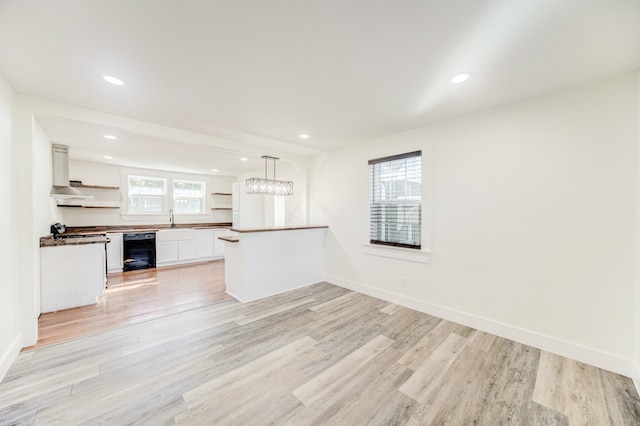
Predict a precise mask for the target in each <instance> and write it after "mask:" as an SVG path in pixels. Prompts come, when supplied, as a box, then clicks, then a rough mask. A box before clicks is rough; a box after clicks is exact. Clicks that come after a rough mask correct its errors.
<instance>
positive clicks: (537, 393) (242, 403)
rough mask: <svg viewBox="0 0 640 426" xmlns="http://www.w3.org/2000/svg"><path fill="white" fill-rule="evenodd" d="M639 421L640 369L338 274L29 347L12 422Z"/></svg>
mask: <svg viewBox="0 0 640 426" xmlns="http://www.w3.org/2000/svg"><path fill="white" fill-rule="evenodd" d="M174 423H177V424H186V425H202V424H215V425H263V424H265V425H266V424H279V425H309V424H334V425H430V424H433V425H445V424H448V425H471V424H474V425H476V424H477V425H491V426H493V425H505V424H517V425H567V424H571V425H587V424H592V425H609V424H611V425H638V424H640V399H639V398H638V395H637V393H636V391H635V389H634V387H633V384H632V382H631V380H630V379H628V378H625V377H622V376H619V375H616V374H613V373H610V372H607V371H603V370H600V369H597V368H594V367H590V366H587V365H584V364H581V363H579V362H575V361H571V360H568V359H566V358H563V357H559V356H556V355H552V354H549V353H546V352H541V351H539V350H537V349H534V348H531V347H529V346H525V345H521V344H519V343H515V342H513V341H509V340H506V339H503V338H499V337H496V336H493V335H490V334H486V333H482V332H480V331H477V330H473V329H470V328H467V327H464V326H460V325H456V324H454V323H451V322H448V321H445V320H441V319H438V318H435V317H432V316H429V315H426V314H423V313H419V312H416V311H412V310H410V309H407V308H403V307H399V306H396V305H393V304H389V303H387V302H384V301H381V300H378V299H374V298H371V297H368V296H365V295H361V294H358V293H354V292H351V291H348V290H345V289H342V288H339V287H335V286H332V285H330V284H316V285H314V286H310V287H306V288H303V289H299V290H296V291H292V292H288V293H285V294H282V295H278V296H274V297H270V298H267V299H263V300H261V301H257V302H252V303H247V304H241V303H239V302H237V301H235V300H228V301H224V302H221V303H218V304H215V305H211V306H207V307H204V308H199V309H194V310H190V311H187V312H183V313H179V314H175V315H172V316H168V317H164V318H159V319H155V320H151V321H147V322H144V323H139V324H135V325H131V326H127V327H123V328H120V329H118V330H113V331H109V332H105V333H100V334H97V335H93V336H89V337H84V338H81V339H77V340H74V341H69V342H66V343H62V344H58V345H52V346H48V347H44V348H40V349H37V350H33V351H29V352H23V353H21V354H20V355H19V356H18V359H17V360H16V362H15V363H14V365H13V366H12V367H11V369H10V370H9V372H8V374H7V376H6V377H5V379H4V381H3V383H1V384H0V424H2V425H6V424H36V425H41V424H44V425H49V424H64V425H76V424H91V425H95V424H108V425H123V424H144V425H160V424H174Z"/></svg>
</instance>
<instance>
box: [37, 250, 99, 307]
mask: <svg viewBox="0 0 640 426" xmlns="http://www.w3.org/2000/svg"><path fill="white" fill-rule="evenodd" d="M107 245H108V244H107ZM105 263H106V262H105V247H104V244H80V245H64V246H55V247H41V248H40V311H41V312H42V313H45V312H54V311H59V310H61V309H69V308H75V307H78V306H84V305H91V304H94V303H96V302H97V300H98V297H100V295H102V293H103V292H104V289H105V282H106V271H105Z"/></svg>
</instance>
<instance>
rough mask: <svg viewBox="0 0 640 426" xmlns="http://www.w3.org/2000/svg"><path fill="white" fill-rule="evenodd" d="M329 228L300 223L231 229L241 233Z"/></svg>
mask: <svg viewBox="0 0 640 426" xmlns="http://www.w3.org/2000/svg"><path fill="white" fill-rule="evenodd" d="M325 228H329V227H328V226H327V225H299V226H267V227H264V228H230V229H231V231H234V232H238V233H240V234H247V233H253V232H273V231H300V230H304V229H325Z"/></svg>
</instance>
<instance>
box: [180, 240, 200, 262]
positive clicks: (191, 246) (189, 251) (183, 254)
mask: <svg viewBox="0 0 640 426" xmlns="http://www.w3.org/2000/svg"><path fill="white" fill-rule="evenodd" d="M196 253H197V250H196V240H195V238H194V239H192V240H184V241H178V260H180V261H184V260H192V259H196V258H197V256H196Z"/></svg>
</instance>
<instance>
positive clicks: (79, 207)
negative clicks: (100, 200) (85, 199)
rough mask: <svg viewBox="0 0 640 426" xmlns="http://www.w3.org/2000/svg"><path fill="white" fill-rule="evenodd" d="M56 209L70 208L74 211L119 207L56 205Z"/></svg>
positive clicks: (115, 207)
mask: <svg viewBox="0 0 640 426" xmlns="http://www.w3.org/2000/svg"><path fill="white" fill-rule="evenodd" d="M57 207H71V208H76V209H119V208H120V207H119V206H82V205H79V204H58V205H57Z"/></svg>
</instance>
